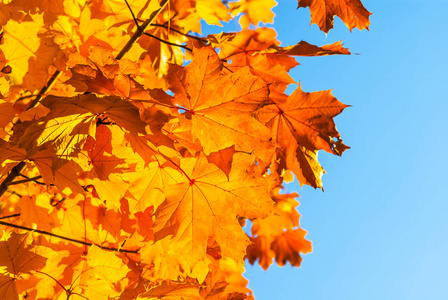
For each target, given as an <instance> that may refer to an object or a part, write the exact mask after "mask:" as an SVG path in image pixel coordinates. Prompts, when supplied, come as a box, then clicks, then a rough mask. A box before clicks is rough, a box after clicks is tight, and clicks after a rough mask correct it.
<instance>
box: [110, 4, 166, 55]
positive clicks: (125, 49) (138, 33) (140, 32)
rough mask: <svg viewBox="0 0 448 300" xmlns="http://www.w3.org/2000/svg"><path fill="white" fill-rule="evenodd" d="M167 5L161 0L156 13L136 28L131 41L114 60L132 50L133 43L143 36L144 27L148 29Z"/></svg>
mask: <svg viewBox="0 0 448 300" xmlns="http://www.w3.org/2000/svg"><path fill="white" fill-rule="evenodd" d="M167 4H168V0H163V1H162V3H160V8H159V9H158V10H156V11H154V12H153V13H152V14H151V16H150V17H149V18H148V19H147V20H146V21H145V22H143V24H142V25H140V26H138V27H137V31H136V32H135V33H134V35H132V37H131V39H130V40H129V41H128V42H127V44H126V45H125V46H124V47H123V49H121V51H120V53H118V55H117V56H116V57H115V59H117V60H120V59H122V58H123V56H124V55H125V54H126V53H127V52H128V51H129V50H130V49H131V48H132V45H133V44H134V42H135V41H136V40H137V39H138V38H139V37H140V36H141V35H142V34H143V32H144V31H145V29H146V27H148V25H149V24H151V23H152V21H154V19H155V18H156V17H157V16H158V15H159V13H160V12H161V11H162V10H163V9H164V8H165V6H166V5H167Z"/></svg>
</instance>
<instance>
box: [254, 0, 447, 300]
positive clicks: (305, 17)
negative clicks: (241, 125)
mask: <svg viewBox="0 0 448 300" xmlns="http://www.w3.org/2000/svg"><path fill="white" fill-rule="evenodd" d="M278 2H280V4H279V6H277V7H276V8H275V9H274V11H275V13H276V18H275V24H274V25H273V26H274V27H275V28H276V29H277V32H278V35H279V40H280V41H281V42H282V45H283V46H286V45H291V44H296V43H297V42H299V41H300V40H302V39H303V40H305V41H307V42H310V43H314V44H317V45H323V44H330V43H333V42H335V41H339V40H342V41H343V43H344V45H345V46H346V47H348V48H350V50H351V51H352V52H353V53H359V55H351V56H327V57H315V58H300V59H298V61H299V62H300V63H301V65H300V66H298V67H296V68H295V69H294V70H293V72H292V76H293V78H294V79H296V81H301V84H302V88H303V90H304V91H307V92H311V91H317V90H326V89H333V94H334V95H335V96H336V97H337V98H338V99H339V100H341V101H342V102H344V103H346V104H350V105H352V107H351V108H347V109H346V110H345V111H344V112H343V113H342V114H341V115H340V116H338V117H337V118H336V124H337V127H338V130H339V132H340V133H341V135H342V138H343V140H344V142H345V143H346V144H347V145H349V146H351V149H349V150H348V151H346V152H345V153H344V154H343V155H342V157H336V156H332V155H327V154H325V153H323V152H320V155H319V158H320V159H319V160H320V161H321V163H322V165H323V166H324V168H325V169H326V171H327V174H325V175H324V177H323V182H324V188H325V192H324V193H323V192H321V191H320V190H314V189H312V188H309V187H304V188H303V189H301V188H300V186H299V185H298V184H291V185H289V186H288V187H287V188H288V190H289V191H298V192H299V194H300V195H301V199H299V201H300V203H301V205H300V207H299V212H300V213H301V215H302V217H301V226H302V227H303V228H304V229H306V230H307V231H308V235H307V237H308V239H310V240H311V241H312V242H313V253H311V254H308V255H304V256H303V262H302V266H301V267H300V268H292V267H290V266H289V265H287V266H285V267H283V268H279V267H276V266H271V267H270V268H269V270H268V271H266V272H264V271H263V269H261V268H260V267H259V266H255V267H251V266H249V267H248V269H247V272H246V276H247V277H248V278H249V280H250V283H249V286H250V287H251V288H252V289H253V291H254V295H255V297H256V299H257V300H268V299H269V300H272V299H306V300H327V299H328V300H339V299H341V300H351V299H353V300H369V299H375V300H378V299H382V300H383V299H394V300H401V299H405V300H414V299H415V300H417V299H419V300H420V299H430V300H438V299H441V300H442V299H443V300H445V299H448V195H447V192H446V189H447V188H448V176H447V173H446V172H447V167H448V162H447V153H448V133H447V132H448V117H447V111H448V92H447V87H448V83H447V81H448V75H447V74H448V54H447V49H448V18H447V11H448V2H447V1H445V0H443V1H442V0H432V1H417V0H401V1H400V0H363V1H362V2H363V3H364V5H365V7H366V8H367V9H368V10H369V11H371V12H372V13H373V15H372V16H371V18H370V20H371V26H370V31H366V30H363V31H359V30H357V29H354V30H353V32H352V33H350V31H349V30H348V29H347V28H346V27H345V26H344V24H343V23H342V22H341V21H340V20H339V19H336V20H335V29H333V30H331V31H330V33H329V34H328V35H327V36H326V35H325V33H323V32H320V31H319V30H318V27H317V26H316V25H312V26H310V16H309V10H308V9H303V8H301V9H300V10H296V9H295V8H296V7H297V1H296V0H281V1H278Z"/></svg>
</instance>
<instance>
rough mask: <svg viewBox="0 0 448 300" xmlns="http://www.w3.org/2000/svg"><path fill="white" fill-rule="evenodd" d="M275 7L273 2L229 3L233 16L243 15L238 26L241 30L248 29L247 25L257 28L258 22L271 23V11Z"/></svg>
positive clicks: (272, 14)
mask: <svg viewBox="0 0 448 300" xmlns="http://www.w3.org/2000/svg"><path fill="white" fill-rule="evenodd" d="M276 5H277V2H276V1H275V0H239V1H237V2H230V3H229V6H230V10H231V12H232V14H233V15H237V14H239V13H244V15H243V16H241V18H240V24H241V26H242V27H243V28H248V27H249V24H253V25H255V26H257V25H258V23H260V22H263V23H272V22H273V21H274V13H273V12H272V11H271V9H272V8H273V7H274V6H276Z"/></svg>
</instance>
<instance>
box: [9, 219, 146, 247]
mask: <svg viewBox="0 0 448 300" xmlns="http://www.w3.org/2000/svg"><path fill="white" fill-rule="evenodd" d="M0 225H4V226H9V227H14V228H18V229H23V230H27V231H33V232H37V233H40V234H45V235H49V236H52V237H55V238H59V239H62V240H66V241H69V242H72V243H77V244H82V245H86V246H92V245H95V246H98V247H100V248H101V249H104V250H110V251H118V252H125V253H138V251H139V250H127V249H118V248H113V247H103V246H100V245H97V244H94V243H88V242H84V241H80V240H76V239H72V238H69V237H65V236H62V235H59V234H54V233H51V232H48V231H45V230H39V229H33V228H29V227H25V226H20V225H16V224H12V223H8V222H3V221H0Z"/></svg>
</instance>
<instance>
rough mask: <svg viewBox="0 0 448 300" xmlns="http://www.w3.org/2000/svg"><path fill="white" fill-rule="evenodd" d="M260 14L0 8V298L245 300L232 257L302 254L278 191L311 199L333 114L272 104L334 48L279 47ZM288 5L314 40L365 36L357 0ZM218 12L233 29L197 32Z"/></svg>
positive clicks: (98, 0)
mask: <svg viewBox="0 0 448 300" xmlns="http://www.w3.org/2000/svg"><path fill="white" fill-rule="evenodd" d="M275 5H276V2H275V1H274V0H235V1H220V0H196V1H189V0H172V1H167V0H160V1H159V0H150V1H143V0H128V1H125V0H91V1H86V0H64V1H56V0H38V1H26V0H12V1H1V2H0V26H1V31H0V32H1V35H0V70H1V71H0V179H1V185H0V197H1V206H0V208H1V211H0V225H1V228H2V230H3V234H2V237H1V239H0V299H123V300H124V299H162V298H163V299H252V298H253V296H252V292H251V291H250V290H249V289H248V288H247V286H246V285H247V280H245V279H244V277H243V276H242V273H243V271H244V261H245V259H247V260H248V261H249V262H250V263H252V264H253V263H255V262H256V261H258V262H259V264H260V265H261V266H262V267H263V268H264V269H267V268H268V267H269V266H270V265H271V264H272V263H273V260H274V259H275V261H276V262H277V264H278V265H284V264H286V263H287V262H289V263H290V264H291V265H293V266H299V265H300V263H301V256H300V253H307V252H309V251H311V243H310V242H309V241H308V240H306V238H305V234H306V231H304V230H303V229H302V228H300V226H299V213H298V212H297V210H296V208H297V206H298V204H299V203H298V202H297V201H296V200H295V198H296V197H297V196H298V195H297V194H296V193H291V194H284V193H282V188H283V184H284V182H287V181H290V180H291V179H292V177H293V174H294V175H295V176H296V178H297V180H298V181H299V183H300V184H301V185H303V184H307V185H310V186H312V187H315V188H322V181H321V177H322V175H323V173H324V170H323V168H322V167H321V165H320V164H319V162H318V161H317V153H318V151H319V150H324V151H326V152H329V153H333V154H336V155H341V154H342V153H343V152H344V151H345V150H346V149H347V148H348V147H347V146H346V145H344V144H343V142H342V140H341V138H340V135H339V133H338V131H337V130H336V126H335V124H334V121H333V118H334V117H335V116H336V115H338V114H339V113H341V112H342V110H343V109H344V108H345V107H347V106H346V105H344V104H342V103H341V102H339V101H338V100H337V99H336V98H335V97H333V96H332V95H331V92H330V91H320V92H313V93H307V92H303V91H302V89H301V87H300V85H299V86H298V87H297V89H296V90H295V91H294V92H293V93H292V94H291V95H289V96H288V95H286V94H285V90H286V88H287V86H288V85H289V84H293V83H295V81H294V79H293V78H291V77H290V76H289V74H288V71H289V70H290V69H292V68H293V67H295V66H296V65H298V63H297V62H296V59H295V57H296V56H322V55H336V54H350V52H349V51H348V49H346V48H344V47H343V46H342V44H341V43H340V42H335V43H334V44H331V45H324V46H315V45H311V44H309V43H307V42H305V41H301V42H299V43H297V44H296V45H291V46H286V47H281V46H280V42H279V41H278V40H277V39H276V33H275V30H274V29H271V28H266V27H263V26H258V24H259V23H260V22H263V23H269V22H272V21H273V17H274V14H273V13H272V11H271V9H272V7H274V6H275ZM298 7H299V8H300V7H309V8H310V11H311V17H312V18H311V20H312V22H313V23H316V24H318V26H319V27H320V28H321V29H322V30H323V31H325V32H328V31H329V30H330V29H331V28H332V27H333V18H334V16H335V15H336V16H339V17H340V18H341V19H342V20H343V22H344V23H345V24H346V25H347V26H348V27H349V28H350V30H351V29H353V28H354V27H357V28H359V29H363V28H368V25H369V20H368V17H369V15H370V13H369V12H368V11H367V10H366V9H365V8H364V7H363V6H362V4H361V2H360V1H359V0H344V1H342V0H298ZM233 18H239V20H240V24H241V26H242V28H243V30H241V31H240V32H229V33H221V34H211V35H208V36H201V20H205V22H206V23H208V24H214V25H220V22H225V21H229V20H231V19H233ZM250 25H251V27H250ZM249 28H254V29H249ZM188 61H190V62H188ZM246 221H250V222H247V223H250V224H251V233H250V234H248V233H246V232H245V231H244V230H243V228H242V227H243V226H244V224H246ZM248 225H249V224H248Z"/></svg>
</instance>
